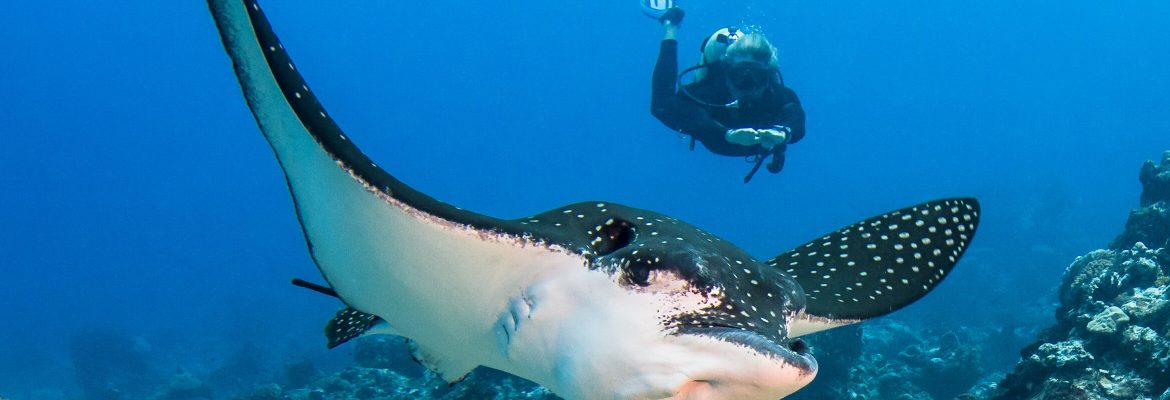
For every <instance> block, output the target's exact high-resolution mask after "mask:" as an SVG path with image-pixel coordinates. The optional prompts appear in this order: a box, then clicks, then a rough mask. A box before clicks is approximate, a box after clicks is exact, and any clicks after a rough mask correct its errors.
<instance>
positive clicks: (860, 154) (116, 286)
mask: <svg viewBox="0 0 1170 400" xmlns="http://www.w3.org/2000/svg"><path fill="white" fill-rule="evenodd" d="M10 3H11V4H6V5H5V7H4V11H3V12H2V13H0V38H2V39H3V40H0V54H2V56H0V77H2V79H0V110H2V111H0V135H2V138H3V145H2V146H0V171H2V172H0V187H2V188H3V193H4V194H3V195H0V227H2V229H0V253H2V256H0V284H2V290H0V321H2V324H0V326H2V327H3V328H0V396H8V397H10V398H30V397H34V396H40V397H41V398H60V397H57V396H59V395H60V396H73V395H76V393H77V388H76V385H75V379H74V373H75V371H74V368H73V363H72V362H71V354H70V351H69V348H70V340H71V338H75V337H77V335H79V334H82V333H83V332H86V330H87V329H105V330H111V331H116V332H121V333H123V334H125V335H127V336H128V337H131V338H133V339H134V340H135V343H136V345H137V346H140V347H143V348H148V349H150V354H154V355H156V356H157V357H161V358H164V359H165V362H162V363H163V364H165V365H173V366H175V367H176V368H186V369H190V370H195V371H200V369H201V368H202V369H207V368H211V367H208V365H213V364H214V363H216V362H218V361H216V360H221V359H223V358H226V357H228V356H229V355H230V354H232V352H234V351H236V349H237V348H238V347H239V346H241V345H242V344H243V343H259V344H261V345H262V346H263V347H264V348H265V349H268V350H269V351H270V352H271V353H272V354H275V356H274V357H276V358H277V359H279V358H280V357H285V358H296V357H310V358H312V359H315V360H319V362H320V363H321V364H322V365H344V363H345V362H346V360H348V358H347V356H345V355H344V354H341V353H339V352H343V351H344V350H339V351H335V352H334V353H327V352H326V351H325V350H324V345H323V339H322V338H321V337H320V329H321V326H322V324H323V323H324V322H325V321H326V320H327V319H328V318H329V317H330V316H331V313H332V311H334V309H335V307H336V306H337V305H336V303H335V302H332V301H331V300H329V299H327V298H322V297H320V296H317V295H314V294H312V293H309V292H306V291H304V290H301V289H297V288H294V287H292V286H291V285H289V284H288V283H287V281H288V279H289V278H291V277H294V276H297V277H305V278H312V279H313V280H317V279H318V278H319V276H318V275H317V272H316V269H315V268H314V266H313V265H312V262H311V261H310V259H309V258H308V256H307V252H306V249H305V244H304V240H303V237H302V234H301V231H300V229H299V227H298V226H297V221H296V218H295V216H294V213H293V211H292V208H291V202H290V201H289V196H288V192H287V189H286V186H285V183H284V179H283V177H282V175H281V172H280V170H279V168H278V166H277V164H276V163H275V162H274V161H275V160H274V158H273V156H272V153H271V151H270V149H269V148H268V145H267V144H266V143H265V142H264V141H263V140H262V138H261V136H260V134H259V133H258V130H257V128H256V126H255V123H254V121H253V119H252V117H251V115H250V114H249V112H248V109H247V108H246V107H245V105H244V102H243V101H242V98H241V96H240V90H239V86H238V84H237V83H236V80H235V77H234V75H233V73H232V69H231V65H230V62H229V61H228V58H227V56H226V55H225V54H224V51H223V48H222V45H221V44H220V41H219V37H218V35H217V34H216V32H215V29H214V26H213V24H212V21H211V19H210V17H209V15H208V12H207V10H206V7H205V6H204V4H203V3H201V2H194V1H192V2H164V1H130V2H123V3H122V5H120V6H118V7H113V6H110V5H107V4H105V3H101V2H88V1H76V0H63V1H57V2H51V3H45V2H10ZM265 5H266V11H267V13H268V15H269V17H270V18H271V20H272V21H273V24H274V26H275V28H276V30H277V33H278V34H279V35H280V36H281V39H282V40H283V41H284V43H285V45H286V47H287V48H288V49H289V51H290V53H291V54H292V56H293V58H294V60H296V62H297V65H298V69H299V70H301V71H302V73H303V74H304V75H305V77H306V79H307V80H308V81H309V82H310V84H311V85H313V88H314V91H315V92H316V93H317V95H318V96H319V98H320V99H321V100H322V102H323V103H324V104H325V105H326V107H327V108H328V110H329V111H330V113H331V114H332V116H333V117H334V118H335V119H336V120H337V121H339V123H340V124H341V126H342V127H343V129H345V130H346V131H347V132H348V133H349V135H350V136H351V137H352V138H353V140H354V141H355V142H357V143H358V144H359V145H360V146H361V148H362V149H363V150H364V151H365V152H366V153H367V154H369V155H370V156H371V157H372V158H373V159H375V160H377V162H378V163H379V165H381V166H382V167H384V168H385V169H386V170H388V171H391V172H392V173H394V174H395V175H396V176H398V177H399V178H400V179H401V180H403V181H404V182H407V183H408V184H410V185H413V186H414V187H416V188H418V189H420V190H423V191H424V192H427V193H429V194H431V195H433V196H435V197H437V198H440V199H443V200H446V201H448V202H450V203H453V204H455V205H458V206H461V207H464V208H467V209H472V210H476V211H479V212H483V213H487V214H492V215H497V216H504V217H517V216H521V215H527V214H530V213H532V212H536V211H541V210H545V209H549V208H553V207H556V206H558V205H561V204H565V203H568V202H572V201H579V200H588V199H598V200H600V199H604V200H608V201H615V202H621V203H625V204H628V205H631V206H635V207H641V208H648V209H654V210H657V211H661V212H664V213H667V214H671V215H674V216H676V217H679V218H681V219H684V220H687V221H689V222H691V223H693V224H695V225H698V226H700V227H703V228H705V229H707V230H710V231H712V232H715V233H717V234H719V235H721V236H723V237H725V238H727V239H729V240H731V241H733V242H736V243H738V244H740V245H741V246H742V247H744V248H745V249H747V250H748V251H749V252H751V253H752V254H754V255H756V256H758V257H760V258H766V257H770V256H772V255H774V254H776V253H779V252H781V251H783V250H786V249H787V248H789V247H791V246H795V245H798V244H800V243H803V242H804V241H805V240H808V239H811V238H813V237H816V236H817V235H820V234H822V233H825V232H827V231H829V230H832V229H835V228H837V227H839V226H842V225H845V224H848V223H851V222H853V221H854V220H856V219H860V218H865V217H868V216H870V215H872V214H876V213H880V212H883V211H886V210H889V209H893V208H898V207H901V206H905V205H909V204H913V203H917V202H919V201H924V200H928V199H932V198H938V197H946V196H956V195H974V196H977V197H978V198H979V199H980V200H981V201H982V203H983V209H984V220H983V225H982V227H981V231H980V233H979V235H978V237H977V239H976V241H975V244H974V246H973V247H972V248H971V251H970V253H969V255H968V256H967V259H966V260H965V261H964V263H961V264H960V265H959V267H958V269H957V270H956V271H955V273H954V274H952V276H951V277H950V278H949V279H948V280H947V281H946V282H944V283H943V284H942V285H941V287H939V289H938V290H937V291H936V292H934V293H933V294H931V295H930V296H928V297H926V298H925V299H924V300H923V301H921V302H919V303H917V304H915V305H914V306H912V307H910V308H909V309H908V310H906V311H903V312H901V313H899V314H897V315H895V316H894V317H898V318H908V319H913V318H917V316H922V318H928V317H929V318H943V319H945V321H946V322H947V323H953V324H973V325H978V324H987V323H988V322H987V320H986V318H985V317H986V315H987V314H988V313H990V311H989V310H988V309H989V308H996V312H997V313H998V314H1011V311H1010V310H1011V307H1012V305H1014V304H1021V303H1025V302H1035V301H1036V300H1037V298H1042V297H1044V296H1046V295H1048V294H1049V293H1051V291H1052V290H1053V288H1055V286H1056V284H1057V283H1058V280H1059V277H1060V274H1061V272H1063V268H1064V266H1065V265H1067V263H1068V262H1071V260H1072V258H1073V257H1075V256H1076V255H1079V254H1082V253H1084V252H1086V251H1088V250H1091V249H1094V248H1098V247H1103V246H1104V245H1105V244H1107V242H1108V241H1109V240H1110V239H1111V238H1112V237H1113V236H1114V235H1116V234H1117V233H1118V232H1120V230H1121V228H1122V226H1123V223H1124V220H1125V216H1126V213H1127V211H1128V210H1129V209H1130V208H1131V207H1134V206H1136V203H1137V195H1138V193H1139V191H1140V187H1139V185H1138V183H1137V179H1136V177H1137V168H1138V166H1139V165H1140V163H1141V162H1142V161H1143V160H1146V159H1156V158H1158V157H1160V154H1161V151H1162V150H1165V149H1170V134H1168V133H1170V96H1167V95H1166V94H1167V93H1170V77H1168V75H1167V71H1170V29H1168V28H1167V27H1168V26H1170V3H1166V2H1159V1H1131V2H1122V3H1100V2H1088V1H1074V2H1061V3H1059V4H1055V3H1051V2H1033V1H1025V2H1006V1H1004V2H992V3H985V2H976V3H959V2H933V1H896V2H881V3H874V2H860V1H852V2H821V1H799V2H793V1H782V2H778V1H764V0H760V1H754V0H753V1H743V2H700V1H693V2H688V3H683V5H684V6H685V7H687V11H688V16H687V19H686V20H685V22H684V25H683V30H682V34H681V35H682V37H681V40H682V44H681V46H680V48H681V49H683V50H684V51H683V54H682V59H681V63H682V64H684V65H687V64H690V63H693V62H695V61H696V59H697V51H695V50H697V48H698V42H699V40H700V39H701V38H702V37H704V36H706V35H707V34H708V33H709V32H711V31H713V30H714V29H716V28H719V27H721V26H724V25H728V24H737V25H757V26H759V27H761V28H762V29H763V31H764V32H765V33H766V34H768V36H769V37H770V38H771V39H772V41H773V43H774V44H775V45H776V46H777V47H778V48H779V49H780V60H781V65H782V68H783V72H784V76H785V79H786V82H787V83H788V84H789V85H790V86H791V87H793V88H794V89H795V90H796V91H797V93H798V94H799V95H800V97H801V100H802V102H803V104H804V108H805V110H806V111H807V113H808V135H807V137H806V138H805V140H804V141H802V142H801V143H799V144H796V145H794V146H792V147H791V148H790V149H789V152H788V155H789V156H788V163H787V165H786V167H785V170H784V171H783V173H782V174H780V175H771V174H767V173H766V172H761V173H760V174H759V175H757V176H756V178H755V180H754V181H753V182H752V183H750V184H748V185H744V184H743V183H742V182H741V178H742V176H743V174H744V173H746V172H747V170H748V168H749V165H748V164H745V163H744V162H743V161H742V160H739V159H734V158H725V157H719V156H714V155H711V154H709V153H707V152H705V151H702V150H701V149H699V150H696V151H693V152H691V151H687V144H686V141H685V140H682V139H680V138H679V136H678V135H676V134H674V133H672V132H670V131H668V130H667V129H666V128H664V127H662V126H661V125H660V124H659V123H658V122H657V121H656V120H654V119H653V118H652V117H651V116H650V115H649V112H648V101H649V100H648V96H649V77H650V70H651V68H652V66H653V63H654V60H655V57H656V51H657V48H658V40H659V38H660V35H661V32H660V28H659V26H658V25H657V24H655V23H653V22H652V21H650V20H648V19H646V18H645V17H644V16H642V15H641V14H640V13H639V11H638V9H637V7H636V5H635V3H634V1H632V0H629V1H621V2H618V1H603V2H585V1H577V2H532V1H522V2H417V3H411V4H406V3H403V2H276V1H272V2H269V3H267V4H265ZM1057 6H1059V7H1057ZM969 265H974V266H969ZM1004 310H1008V311H1004ZM1016 322H1020V321H1016ZM1022 323H1035V324H1036V325H1045V324H1047V323H1049V321H1036V320H1034V319H1030V320H1027V321H1023V322H1022ZM1017 350H1018V349H1014V348H1004V349H1002V351H1004V352H1005V353H1007V354H1010V355H1012V356H1014V354H1016V353H1017ZM331 363H332V364H331ZM34 393H36V394H34Z"/></svg>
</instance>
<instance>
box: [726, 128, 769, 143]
mask: <svg viewBox="0 0 1170 400" xmlns="http://www.w3.org/2000/svg"><path fill="white" fill-rule="evenodd" d="M723 137H724V139H727V142H728V143H733V144H738V145H740V146H753V145H757V144H760V133H759V132H758V131H756V130H755V129H752V128H737V129H728V130H727V133H726V134H724V136H723Z"/></svg>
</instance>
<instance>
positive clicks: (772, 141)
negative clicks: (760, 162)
mask: <svg viewBox="0 0 1170 400" xmlns="http://www.w3.org/2000/svg"><path fill="white" fill-rule="evenodd" d="M756 133H757V134H759V136H760V145H761V146H764V148H768V149H770V148H773V147H776V146H779V145H782V144H784V143H786V142H788V135H789V134H791V133H792V129H791V128H789V127H787V126H783V125H776V126H774V127H771V128H768V129H757V130H756Z"/></svg>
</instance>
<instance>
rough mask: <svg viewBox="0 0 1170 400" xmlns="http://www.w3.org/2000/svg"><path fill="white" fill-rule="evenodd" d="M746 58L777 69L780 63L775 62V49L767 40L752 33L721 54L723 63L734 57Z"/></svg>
mask: <svg viewBox="0 0 1170 400" xmlns="http://www.w3.org/2000/svg"><path fill="white" fill-rule="evenodd" d="M742 56H746V57H749V58H751V59H752V60H756V61H759V62H762V63H765V64H768V65H769V66H771V67H773V68H779V67H780V62H779V61H777V60H776V47H775V46H772V43H770V42H768V38H766V37H764V34H762V33H759V32H752V33H748V34H746V35H744V36H743V37H741V38H739V40H736V41H735V43H732V44H731V46H727V52H726V53H724V54H723V60H724V61H730V60H731V59H733V58H736V57H742Z"/></svg>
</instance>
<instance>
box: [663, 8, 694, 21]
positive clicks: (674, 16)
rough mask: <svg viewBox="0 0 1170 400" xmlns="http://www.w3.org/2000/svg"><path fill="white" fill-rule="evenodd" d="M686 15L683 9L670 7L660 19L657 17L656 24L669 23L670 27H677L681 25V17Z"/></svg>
mask: <svg viewBox="0 0 1170 400" xmlns="http://www.w3.org/2000/svg"><path fill="white" fill-rule="evenodd" d="M686 15H687V13H686V12H685V11H683V9H681V8H678V7H671V8H669V9H667V10H666V12H665V13H663V14H662V16H661V17H658V22H661V23H664V24H665V23H670V24H671V25H678V24H681V23H682V20H683V17H684V16H686Z"/></svg>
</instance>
